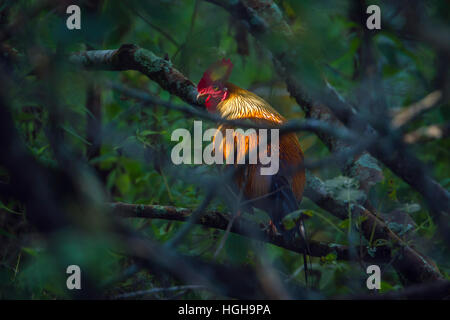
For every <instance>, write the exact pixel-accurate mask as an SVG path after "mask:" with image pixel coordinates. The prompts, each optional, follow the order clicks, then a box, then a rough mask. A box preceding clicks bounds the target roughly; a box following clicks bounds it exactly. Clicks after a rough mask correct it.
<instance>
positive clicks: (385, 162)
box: [0, 0, 450, 299]
mask: <svg viewBox="0 0 450 320" xmlns="http://www.w3.org/2000/svg"><path fill="white" fill-rule="evenodd" d="M75 3H76V4H78V5H79V6H80V8H81V30H68V29H67V27H66V19H67V18H68V17H69V14H66V8H67V7H68V6H69V5H71V4H75ZM370 4H377V5H379V7H380V8H381V30H368V29H367V28H366V19H367V18H368V17H369V15H368V14H367V13H366V8H367V6H368V5H370ZM449 14H450V3H449V2H448V1H445V0H440V1H438V0H436V1H431V0H430V1H373V2H370V3H368V2H365V1H363V0H349V1H309V0H308V1H294V0H278V1H270V0H241V1H237V0H236V1H234V0H233V1H231V0H229V1H227V0H223V1H221V0H210V1H201V0H187V1H181V0H155V1H111V0H110V1H108V0H98V1H95V0H86V1H49V0H47V1H45V0H42V1H22V0H20V1H18V0H1V1H0V145H1V149H0V298H2V299H19V298H20V299H67V298H102V299H104V298H106V299H123V298H137V299H188V298H189V299H220V298H274V299H277V298H281V299H285V298H294V299H308V298H312V299H330V298H350V299H353V298H355V299H356V298H382V297H384V298H417V297H421V298H436V299H443V298H445V297H447V298H448V293H449V292H450V285H449V276H450V259H449V257H450V252H449V250H450V216H449V214H450V194H449V191H448V189H449V187H450V167H449V166H450V162H449V159H450V140H449V139H448V137H449V128H450V127H449V124H450V123H449V121H450V109H449V93H450V73H449V72H450V71H449V70H450V68H449V61H450V59H449V57H450V26H449V22H450V19H449V18H450V17H449ZM98 50H111V51H107V52H106V51H98ZM222 58H230V59H231V61H232V62H233V64H234V69H233V73H232V75H231V79H230V81H231V82H233V83H234V84H236V85H238V86H240V87H242V88H246V89H248V90H250V91H252V92H254V93H256V94H258V95H259V96H261V97H263V98H264V99H265V100H266V101H268V102H269V103H270V104H271V105H272V106H273V107H274V108H275V109H277V110H278V111H279V112H280V113H282V114H283V115H284V116H285V117H286V118H287V119H289V120H292V121H291V122H290V123H289V124H290V125H292V126H294V130H296V131H297V133H298V137H299V139H300V143H301V146H302V148H303V151H304V153H305V159H306V160H307V161H306V162H305V166H306V167H307V170H308V182H307V190H306V192H305V197H304V199H303V201H302V203H301V212H296V213H293V214H292V215H290V216H289V217H288V219H286V221H285V223H286V224H289V223H291V222H292V221H293V220H295V219H296V218H298V216H299V214H300V213H303V214H304V215H306V216H307V217H308V219H307V220H306V224H307V227H308V232H309V237H310V240H311V252H312V258H311V266H312V269H313V275H312V277H311V281H310V283H308V284H305V279H304V274H303V260H302V259H303V258H302V254H301V253H302V252H304V250H305V248H304V246H303V244H302V243H301V242H295V241H294V242H286V241H285V240H284V239H283V238H282V237H277V236H274V235H271V234H267V233H265V231H263V230H262V229H261V226H262V225H265V224H267V222H268V217H267V215H266V214H265V213H263V212H259V211H257V212H255V214H254V215H248V214H245V213H244V214H243V215H242V216H241V217H237V218H236V216H235V212H236V210H237V207H238V205H239V204H240V202H239V201H240V200H239V199H238V197H236V195H235V194H232V193H231V192H230V191H229V189H227V188H226V185H227V181H228V179H229V178H230V177H229V175H228V174H227V171H226V170H222V169H223V168H218V167H212V166H207V165H189V166H188V165H183V166H174V165H173V164H172V163H171V161H170V151H171V148H172V147H173V146H174V144H175V142H173V141H171V139H170V137H171V133H172V132H173V130H175V129H177V128H187V129H188V130H190V131H191V132H192V128H193V120H194V119H195V120H201V119H203V122H204V127H205V128H206V127H214V126H217V124H216V122H217V121H214V119H211V118H208V117H207V115H205V114H206V112H205V110H204V108H203V107H201V106H199V105H198V104H197V101H196V99H195V96H196V88H195V86H196V83H197V82H198V81H199V79H200V78H201V76H202V74H203V72H204V71H205V70H206V68H207V67H208V66H209V65H210V64H211V63H212V62H214V61H217V60H219V59H222ZM205 117H206V118H205ZM290 220H292V221H290ZM372 264H376V265H379V266H380V268H381V279H382V281H381V289H380V290H376V291H375V292H373V291H370V290H368V289H367V287H366V279H367V277H368V276H369V275H368V274H367V273H366V268H367V266H369V265H372ZM69 265H78V266H80V268H81V271H82V290H68V289H67V287H66V279H67V277H68V276H69V275H68V274H66V268H67V266H69Z"/></svg>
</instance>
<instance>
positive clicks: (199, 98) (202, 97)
mask: <svg viewBox="0 0 450 320" xmlns="http://www.w3.org/2000/svg"><path fill="white" fill-rule="evenodd" d="M206 98H208V95H207V94H202V93H199V94H197V103H198V104H201V105H204V104H205V101H206Z"/></svg>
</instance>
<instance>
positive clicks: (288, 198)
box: [271, 175, 312, 285]
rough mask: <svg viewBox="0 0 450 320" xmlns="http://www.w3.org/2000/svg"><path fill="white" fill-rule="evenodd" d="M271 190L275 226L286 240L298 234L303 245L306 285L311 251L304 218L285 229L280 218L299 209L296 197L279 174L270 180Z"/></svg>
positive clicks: (292, 238) (272, 215)
mask: <svg viewBox="0 0 450 320" xmlns="http://www.w3.org/2000/svg"><path fill="white" fill-rule="evenodd" d="M272 191H273V192H274V198H273V199H272V200H273V207H272V210H271V218H272V221H273V223H274V225H275V227H276V228H277V229H278V230H279V231H281V232H282V233H283V237H284V239H285V240H286V241H288V242H291V241H293V240H294V239H295V237H296V236H297V234H299V235H300V237H301V239H302V241H303V244H304V246H305V251H304V252H303V266H304V271H305V283H306V285H308V274H309V271H310V269H312V268H308V255H311V251H310V249H309V244H308V238H307V232H306V228H305V223H304V219H303V217H300V219H299V220H298V222H297V223H296V226H295V227H294V228H292V229H290V230H285V228H284V226H283V225H282V220H283V218H284V217H285V216H286V215H288V214H289V213H291V212H294V211H296V210H298V209H299V205H298V202H297V199H296V198H295V195H294V193H293V192H292V189H291V188H290V185H289V183H288V182H287V180H286V178H285V177H283V176H280V175H277V176H275V177H274V179H273V180H272ZM309 264H310V267H311V261H309Z"/></svg>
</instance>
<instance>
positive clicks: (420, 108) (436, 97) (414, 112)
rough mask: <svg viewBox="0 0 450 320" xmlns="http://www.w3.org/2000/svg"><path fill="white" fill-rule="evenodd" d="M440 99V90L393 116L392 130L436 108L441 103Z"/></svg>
mask: <svg viewBox="0 0 450 320" xmlns="http://www.w3.org/2000/svg"><path fill="white" fill-rule="evenodd" d="M441 98H442V92H441V91H440V90H436V91H433V92H432V93H430V94H428V95H427V96H426V97H425V98H423V99H422V100H420V101H418V102H416V103H413V104H412V105H410V106H408V107H406V108H404V109H402V110H401V111H400V112H398V113H397V114H395V115H394V118H393V119H392V126H393V127H394V128H400V127H402V126H405V125H406V124H407V123H409V122H411V121H413V120H414V119H416V118H417V117H418V116H419V115H421V114H423V113H424V112H426V111H428V110H430V109H432V108H433V107H435V106H437V105H438V103H439V101H441Z"/></svg>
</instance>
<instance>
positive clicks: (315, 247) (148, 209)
mask: <svg viewBox="0 0 450 320" xmlns="http://www.w3.org/2000/svg"><path fill="white" fill-rule="evenodd" d="M112 212H113V214H114V215H117V216H121V217H126V218H148V219H163V220H171V221H183V222H184V221H188V219H189V217H190V216H191V215H192V210H190V209H185V208H177V207H172V206H161V205H139V204H126V203H113V204H112ZM231 219H232V216H231V215H229V214H225V213H221V212H217V211H207V212H204V213H203V215H202V217H200V219H199V220H197V221H195V222H194V223H196V224H198V225H203V226H205V227H209V228H215V229H220V230H224V231H225V230H226V229H227V227H228V225H229V222H230V220H231ZM230 232H233V233H236V234H239V235H243V236H250V235H251V236H253V237H254V239H255V240H260V241H264V242H268V243H271V244H274V245H276V246H279V247H281V248H285V249H287V250H291V251H294V252H297V253H303V252H304V250H305V248H304V245H303V242H302V241H301V239H295V240H293V241H291V242H286V241H285V239H284V238H283V236H282V235H274V234H273V233H270V232H268V231H264V230H263V228H262V227H261V226H258V225H257V224H256V223H254V222H251V221H249V220H247V219H245V218H244V217H239V218H237V219H236V221H234V223H233V224H232V226H231V228H230ZM309 245H310V251H311V254H312V256H316V257H324V256H326V255H327V254H329V253H335V254H336V255H337V259H340V260H348V259H350V255H349V251H348V247H347V246H344V245H339V244H335V243H329V244H327V243H323V242H318V241H310V244H309ZM360 249H361V250H362V252H363V256H362V257H361V258H362V259H364V260H366V261H378V262H387V261H389V259H390V254H389V251H386V250H380V251H379V252H376V254H375V255H374V256H373V257H372V256H371V255H369V254H368V253H367V248H358V251H359V250H360Z"/></svg>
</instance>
